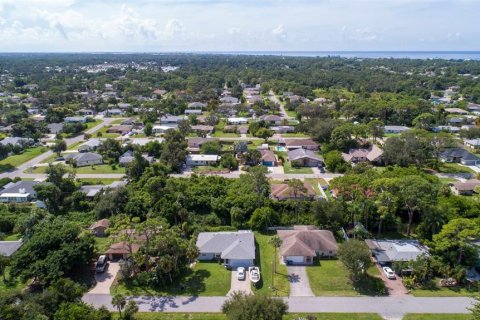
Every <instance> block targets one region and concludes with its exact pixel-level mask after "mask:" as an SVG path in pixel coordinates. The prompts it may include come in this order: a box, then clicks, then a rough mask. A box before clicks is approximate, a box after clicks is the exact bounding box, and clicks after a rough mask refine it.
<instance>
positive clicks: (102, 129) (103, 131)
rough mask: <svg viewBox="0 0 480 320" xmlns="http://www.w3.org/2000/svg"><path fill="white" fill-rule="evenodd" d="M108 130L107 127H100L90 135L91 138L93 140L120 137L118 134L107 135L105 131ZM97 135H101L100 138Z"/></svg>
mask: <svg viewBox="0 0 480 320" xmlns="http://www.w3.org/2000/svg"><path fill="white" fill-rule="evenodd" d="M108 129H109V127H108V126H105V127H102V128H100V129H99V130H97V131H95V132H94V133H93V134H92V137H94V138H97V137H99V138H112V139H114V138H117V137H120V134H118V133H108V132H107V130H108ZM98 134H101V135H100V136H98Z"/></svg>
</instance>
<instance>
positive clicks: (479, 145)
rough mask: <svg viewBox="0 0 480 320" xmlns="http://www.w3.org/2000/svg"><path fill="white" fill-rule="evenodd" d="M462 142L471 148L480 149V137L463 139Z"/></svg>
mask: <svg viewBox="0 0 480 320" xmlns="http://www.w3.org/2000/svg"><path fill="white" fill-rule="evenodd" d="M464 144H465V145H466V146H467V147H470V148H472V149H475V150H476V149H480V139H471V140H465V141H464Z"/></svg>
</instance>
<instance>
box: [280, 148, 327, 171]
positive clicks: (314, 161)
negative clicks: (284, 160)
mask: <svg viewBox="0 0 480 320" xmlns="http://www.w3.org/2000/svg"><path fill="white" fill-rule="evenodd" d="M287 155H288V160H289V161H290V163H291V164H292V166H296V167H318V166H323V159H322V158H321V157H320V156H319V155H317V154H315V152H313V151H311V150H307V149H302V148H300V149H294V150H289V151H287Z"/></svg>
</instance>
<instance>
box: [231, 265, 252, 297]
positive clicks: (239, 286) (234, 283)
mask: <svg viewBox="0 0 480 320" xmlns="http://www.w3.org/2000/svg"><path fill="white" fill-rule="evenodd" d="M235 291H242V292H244V293H246V294H252V286H251V285H250V280H249V279H248V275H247V270H245V279H243V280H238V279H237V271H236V270H233V271H232V280H231V284H230V291H228V293H227V296H230V295H231V294H232V293H234V292H235Z"/></svg>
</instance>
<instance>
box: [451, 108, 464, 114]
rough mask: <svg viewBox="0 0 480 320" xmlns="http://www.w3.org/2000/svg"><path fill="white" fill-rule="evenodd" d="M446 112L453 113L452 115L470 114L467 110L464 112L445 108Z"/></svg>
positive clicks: (458, 109)
mask: <svg viewBox="0 0 480 320" xmlns="http://www.w3.org/2000/svg"><path fill="white" fill-rule="evenodd" d="M445 112H447V113H452V114H468V113H469V112H468V111H467V110H463V109H460V108H445Z"/></svg>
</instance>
